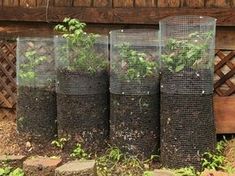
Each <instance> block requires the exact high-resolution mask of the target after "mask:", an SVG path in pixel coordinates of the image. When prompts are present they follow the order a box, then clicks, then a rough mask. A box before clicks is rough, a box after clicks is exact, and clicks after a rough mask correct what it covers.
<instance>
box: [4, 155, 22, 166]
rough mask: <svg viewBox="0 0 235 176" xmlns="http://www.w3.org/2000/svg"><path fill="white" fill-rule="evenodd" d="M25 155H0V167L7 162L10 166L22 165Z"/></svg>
mask: <svg viewBox="0 0 235 176" xmlns="http://www.w3.org/2000/svg"><path fill="white" fill-rule="evenodd" d="M25 159H26V156H23V155H0V167H1V166H3V165H4V164H8V165H10V166H12V167H22V166H23V162H24V160H25Z"/></svg>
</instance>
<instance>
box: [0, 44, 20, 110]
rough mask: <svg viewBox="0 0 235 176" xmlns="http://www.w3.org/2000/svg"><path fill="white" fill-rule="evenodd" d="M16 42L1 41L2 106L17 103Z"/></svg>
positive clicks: (12, 105) (13, 105) (0, 100)
mask: <svg viewBox="0 0 235 176" xmlns="http://www.w3.org/2000/svg"><path fill="white" fill-rule="evenodd" d="M15 65H16V43H15V42H12V41H0V107H6V108H14V107H15V104H16V80H15V78H16V66H15Z"/></svg>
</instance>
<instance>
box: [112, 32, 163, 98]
mask: <svg viewBox="0 0 235 176" xmlns="http://www.w3.org/2000/svg"><path fill="white" fill-rule="evenodd" d="M110 35H111V36H110V38H111V39H110V40H111V42H110V44H111V54H110V57H111V58H110V62H111V68H110V70H111V71H110V92H111V93H115V94H126V95H141V94H143V95H148V94H155V93H156V92H158V78H159V76H158V72H159V67H158V66H159V65H158V64H159V51H160V49H159V41H158V31H157V30H147V29H146V30H116V31H112V32H111V34H110Z"/></svg>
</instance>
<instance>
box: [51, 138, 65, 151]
mask: <svg viewBox="0 0 235 176" xmlns="http://www.w3.org/2000/svg"><path fill="white" fill-rule="evenodd" d="M67 142H68V139H66V138H60V139H57V140H54V141H52V142H51V145H53V146H55V147H57V148H59V149H61V150H62V149H64V146H65V144H66V143H67Z"/></svg>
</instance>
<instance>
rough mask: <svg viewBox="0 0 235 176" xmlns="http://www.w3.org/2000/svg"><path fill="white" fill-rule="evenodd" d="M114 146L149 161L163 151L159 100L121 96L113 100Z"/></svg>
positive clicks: (112, 138) (112, 140)
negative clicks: (160, 149) (160, 147)
mask: <svg viewBox="0 0 235 176" xmlns="http://www.w3.org/2000/svg"><path fill="white" fill-rule="evenodd" d="M110 103H111V105H110V140H111V141H110V142H111V144H112V145H116V146H117V147H118V148H120V149H121V150H122V151H123V152H125V153H128V154H130V155H137V156H139V157H140V158H148V157H150V156H151V154H156V152H157V151H158V149H159V140H160V139H159V137H160V134H159V133H160V131H159V130H160V129H159V126H160V125H159V120H160V119H159V97H158V96H157V95H129V96H128V95H117V94H111V99H110Z"/></svg>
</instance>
